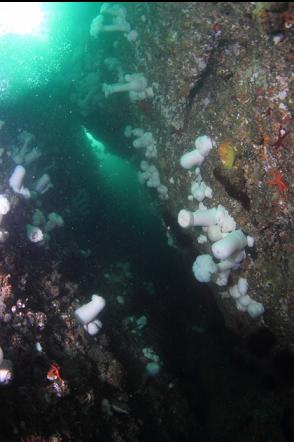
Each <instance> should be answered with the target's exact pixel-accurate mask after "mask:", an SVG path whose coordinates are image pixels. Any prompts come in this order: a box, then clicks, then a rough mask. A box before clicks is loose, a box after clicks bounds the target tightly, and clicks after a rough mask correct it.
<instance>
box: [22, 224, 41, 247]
mask: <svg viewBox="0 0 294 442" xmlns="http://www.w3.org/2000/svg"><path fill="white" fill-rule="evenodd" d="M26 231H27V237H28V239H29V240H30V241H31V242H33V243H37V242H41V241H43V239H44V234H43V232H42V230H41V229H39V227H36V226H32V225H31V224H27V226H26Z"/></svg>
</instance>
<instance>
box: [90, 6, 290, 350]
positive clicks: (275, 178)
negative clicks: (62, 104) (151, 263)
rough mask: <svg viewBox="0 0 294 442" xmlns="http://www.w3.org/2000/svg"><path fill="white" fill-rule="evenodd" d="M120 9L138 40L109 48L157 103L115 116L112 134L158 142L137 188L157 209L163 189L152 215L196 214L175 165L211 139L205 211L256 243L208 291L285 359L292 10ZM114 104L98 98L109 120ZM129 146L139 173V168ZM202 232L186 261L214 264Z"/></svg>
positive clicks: (229, 316) (241, 328) (235, 322)
mask: <svg viewBox="0 0 294 442" xmlns="http://www.w3.org/2000/svg"><path fill="white" fill-rule="evenodd" d="M126 7H127V10H128V11H127V13H128V16H127V18H128V21H129V23H131V26H132V28H135V29H136V32H137V33H138V37H137V38H136V39H135V40H134V41H130V42H129V41H127V40H126V39H120V38H118V39H117V41H116V46H115V45H113V47H114V48H116V47H118V48H119V50H120V52H121V53H122V52H124V55H125V58H124V59H123V60H122V59H120V62H121V64H120V65H119V68H118V66H117V67H116V69H117V72H119V70H120V73H121V75H123V74H133V73H135V72H136V73H142V75H143V76H144V78H145V79H146V85H145V86H146V87H147V85H148V86H149V87H152V90H153V95H154V96H153V97H152V96H151V95H150V96H147V95H146V96H145V97H144V98H143V99H142V100H140V99H138V100H133V102H130V100H129V99H128V98H126V113H125V115H124V116H122V115H121V114H120V116H119V120H120V123H121V124H124V123H125V124H126V125H131V126H132V127H135V128H136V127H139V128H142V129H143V132H144V131H145V132H150V133H151V134H152V136H153V139H154V140H155V143H156V155H155V154H154V157H153V158H152V160H150V159H149V161H151V162H152V164H153V165H154V166H155V168H156V171H157V172H155V171H154V169H152V170H151V171H150V172H149V166H146V164H145V163H146V161H145V163H144V164H143V165H142V163H141V173H143V175H144V173H145V175H144V176H145V178H143V180H141V181H143V182H146V181H147V185H148V186H149V187H151V188H152V187H156V188H157V190H158V192H157V193H156V192H155V193H154V195H155V198H156V199H158V196H159V197H161V196H162V195H161V193H160V191H159V189H158V187H159V186H165V187H166V188H167V191H164V192H165V193H164V195H165V196H164V197H162V198H161V199H162V200H164V201H162V202H160V204H161V205H162V208H163V210H164V211H166V210H167V211H168V212H169V213H170V214H171V215H172V218H173V219H175V220H176V219H177V216H178V213H179V211H180V210H181V209H188V210H191V211H195V210H196V209H197V208H198V203H197V201H195V200H194V201H193V197H192V196H191V195H190V193H191V190H190V188H191V184H192V181H193V179H195V174H194V171H193V170H192V169H191V170H192V171H191V170H190V171H188V172H187V171H186V170H184V169H183V168H182V167H181V166H180V158H181V156H182V155H183V154H184V153H185V152H187V151H190V150H192V149H193V148H194V147H193V146H194V141H195V138H196V137H197V136H199V135H204V134H206V135H208V136H209V137H211V139H212V140H213V145H214V147H213V149H212V150H211V152H210V154H209V155H208V157H207V159H206V160H205V163H204V164H203V166H202V167H201V176H202V179H203V181H204V182H205V183H206V185H207V186H209V187H210V188H211V189H212V197H211V198H210V199H207V198H206V199H205V200H204V204H205V205H206V206H207V207H208V208H212V207H217V206H218V205H219V204H221V205H223V206H224V207H225V208H226V209H227V210H228V212H229V213H230V215H231V216H232V217H233V218H234V220H235V221H236V224H237V227H238V228H240V229H242V231H243V232H244V233H245V234H247V235H250V236H252V237H253V238H254V239H255V245H254V248H252V249H250V250H249V251H248V253H247V257H246V259H245V260H243V262H242V263H241V265H240V267H239V269H237V270H234V271H232V272H231V275H230V277H229V281H228V284H227V285H226V286H224V287H219V286H217V285H215V284H211V285H212V289H213V291H214V293H215V297H216V299H217V302H218V304H219V307H220V309H221V311H222V312H223V315H224V317H225V320H226V322H227V324H228V325H229V326H230V327H232V328H233V329H234V330H235V331H237V333H238V334H241V335H244V336H248V334H251V333H254V334H255V333H256V332H257V333H258V331H259V330H262V329H264V328H266V329H267V330H268V331H269V332H270V334H272V335H273V339H271V340H270V341H271V343H273V342H275V338H277V346H278V348H282V347H286V348H288V349H289V348H291V347H292V346H293V337H294V333H293V326H292V323H293V319H294V302H293V299H294V298H293V296H294V293H293V286H294V284H293V283H294V269H293V172H292V171H293V166H294V164H293V163H294V158H293V150H291V141H293V119H292V116H291V113H290V109H291V106H293V100H292V98H291V94H290V90H291V81H292V79H291V70H290V65H291V62H292V61H293V52H292V51H291V43H292V41H291V40H292V38H293V29H292V23H293V9H292V10H291V8H293V6H291V4H288V3H285V2H283V3H236V4H235V3H231V2H220V3H204V2H200V3H190V2H186V3H166V2H165V3H156V4H146V3H144V4H143V3H142V4H132V7H130V5H127V6H126ZM147 12H148V13H147ZM103 38H105V37H103ZM107 38H108V35H107ZM122 40H123V41H122ZM93 44H95V43H93ZM101 56H102V57H105V53H104V54H101ZM129 81H130V80H129ZM145 90H146V89H144V91H145ZM144 93H145V92H144ZM115 95H118V94H113V95H111V96H108V94H105V96H106V98H103V96H100V99H99V103H100V104H99V105H100V106H101V107H104V110H105V111H106V112H109V113H113V112H114V109H117V107H116V106H117V101H116V100H117V97H116V96H115ZM131 101H132V100H131ZM119 112H121V110H119ZM132 141H133V140H132ZM132 141H129V140H126V143H128V142H129V144H131V143H132ZM130 147H131V149H132V151H131V152H132V156H133V154H134V153H136V156H135V161H136V162H137V164H138V169H139V168H140V166H139V164H140V162H141V161H142V160H146V158H144V154H143V153H142V152H143V151H142V150H138V151H137V152H134V151H135V149H133V147H132V146H130ZM145 156H146V157H147V158H148V155H147V154H146V155H145ZM146 170H147V172H146ZM146 173H147V175H146ZM151 176H152V179H151V180H150V181H148V179H149V178H150V177H151ZM146 177H148V178H146ZM159 177H160V178H159ZM148 183H149V184H148ZM151 191H152V192H154V190H153V189H151ZM189 195H190V196H189ZM169 233H170V234H173V231H172V229H171V231H170V232H169ZM200 233H201V230H200V229H199V228H191V229H188V230H185V234H187V235H189V236H190V241H191V242H193V243H194V247H195V258H196V256H197V255H200V254H203V253H204V254H205V253H211V251H210V245H209V244H208V243H206V244H203V245H199V243H198V241H197V237H198V236H199V235H200ZM191 267H192V262H191ZM191 271H192V270H191ZM240 277H242V278H246V279H247V281H248V286H249V289H248V294H249V296H250V298H252V299H254V300H256V301H258V302H260V303H262V304H263V306H264V309H265V313H264V314H263V315H262V316H259V317H258V318H256V319H252V318H251V317H250V316H248V315H247V314H246V313H244V312H240V311H238V309H237V308H236V306H235V302H234V300H233V299H232V298H231V296H230V295H229V291H228V288H229V287H232V286H233V285H234V284H236V283H237V281H238V279H239V278H240Z"/></svg>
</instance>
